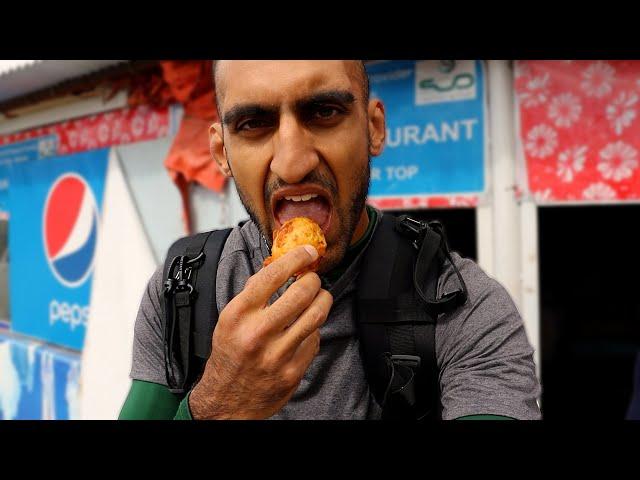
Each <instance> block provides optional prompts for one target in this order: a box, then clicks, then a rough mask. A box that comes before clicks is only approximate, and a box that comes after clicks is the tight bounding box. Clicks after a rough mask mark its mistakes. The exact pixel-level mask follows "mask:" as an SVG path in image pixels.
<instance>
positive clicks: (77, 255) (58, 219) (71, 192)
mask: <svg viewBox="0 0 640 480" xmlns="http://www.w3.org/2000/svg"><path fill="white" fill-rule="evenodd" d="M42 230H43V239H44V251H45V256H46V258H47V262H48V263H49V268H51V271H52V273H53V275H54V276H55V277H56V278H57V279H58V281H59V282H60V283H62V284H63V285H65V286H67V287H78V286H80V285H82V284H83V283H84V282H85V281H86V280H87V278H89V275H90V274H91V271H92V269H93V258H94V254H95V249H96V240H97V237H98V207H97V204H96V199H95V196H94V195H93V192H92V190H91V187H90V186H89V184H88V183H87V182H86V181H85V179H84V178H82V177H81V176H80V175H77V174H75V173H65V174H63V175H61V176H59V177H58V178H57V179H56V180H55V181H54V182H53V185H52V186H51V188H50V189H49V193H48V194H47V199H46V201H45V204H44V212H43V216H42Z"/></svg>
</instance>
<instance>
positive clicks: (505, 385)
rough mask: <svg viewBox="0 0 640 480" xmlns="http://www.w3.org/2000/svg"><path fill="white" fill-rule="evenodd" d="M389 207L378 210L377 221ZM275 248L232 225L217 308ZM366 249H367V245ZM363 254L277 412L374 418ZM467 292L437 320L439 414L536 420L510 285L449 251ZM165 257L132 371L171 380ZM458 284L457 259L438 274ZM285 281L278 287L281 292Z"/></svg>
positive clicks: (443, 282)
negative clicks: (362, 346)
mask: <svg viewBox="0 0 640 480" xmlns="http://www.w3.org/2000/svg"><path fill="white" fill-rule="evenodd" d="M381 216H382V213H381V212H378V218H377V220H378V221H379V219H380V217H381ZM268 255H269V253H268V251H267V248H266V246H265V245H264V243H263V242H262V241H261V237H260V235H259V232H258V229H257V227H256V226H255V225H254V224H253V223H252V222H251V221H249V222H247V223H245V224H244V225H243V226H242V227H241V228H240V227H236V228H234V229H233V231H232V232H231V234H230V235H229V238H228V239H227V242H226V244H225V246H224V250H223V252H222V256H221V258H220V263H219V266H218V273H217V277H216V301H217V305H218V311H222V309H223V308H224V307H225V306H226V305H227V303H228V302H229V301H230V300H231V299H232V298H233V297H234V296H236V295H237V294H238V293H240V292H241V291H242V289H243V288H244V285H245V282H246V281H247V279H248V278H249V277H250V276H251V275H253V274H254V273H256V272H257V271H258V270H260V268H262V262H263V260H264V259H265V258H266V257H267V256H268ZM360 255H361V254H360ZM360 258H361V256H358V257H357V258H356V259H355V260H354V261H353V262H352V263H351V265H350V266H349V267H348V268H347V270H346V271H345V272H344V273H343V274H342V275H341V276H340V278H339V279H338V280H336V282H335V283H334V284H333V285H332V286H331V287H330V288H329V291H330V292H331V294H332V295H333V298H334V302H333V307H332V308H331V312H330V314H329V317H328V318H327V320H326V322H325V323H324V325H323V326H322V327H321V328H320V337H321V342H320V351H319V353H318V355H317V356H316V357H315V359H314V360H313V361H312V363H311V365H310V366H309V369H308V370H307V372H306V373H305V375H304V378H303V380H302V382H301V383H300V386H299V388H298V390H297V391H296V393H295V394H294V395H293V397H292V398H291V400H290V401H289V403H287V404H286V405H285V406H284V407H283V408H282V410H280V411H279V412H278V413H277V414H275V415H274V416H273V417H271V418H272V419H377V418H379V417H380V413H381V409H380V407H379V405H378V404H377V402H376V401H375V399H374V398H373V396H372V394H371V393H370V391H369V386H368V384H367V382H366V379H365V373H364V369H363V366H362V360H361V357H360V351H359V341H358V336H357V334H356V324H355V318H354V313H353V312H354V300H355V290H356V280H357V276H358V272H359V260H360ZM452 258H453V261H454V263H455V264H456V267H457V268H458V269H459V271H460V273H461V274H462V277H463V279H464V281H465V283H466V286H467V290H468V293H469V298H468V300H467V302H466V303H465V304H464V305H463V306H462V307H460V308H458V309H456V310H455V311H453V312H451V313H449V314H445V315H442V316H441V317H440V318H439V319H438V323H437V325H436V357H437V362H438V367H439V370H440V388H441V402H442V405H443V410H442V418H443V419H445V420H450V419H454V418H458V417H462V416H465V415H478V414H489V415H504V416H507V417H513V418H517V419H525V420H535V419H539V418H540V417H541V415H540V410H539V408H538V404H537V401H536V399H537V397H538V396H539V394H540V385H539V382H538V379H537V377H536V373H535V365H534V361H533V348H532V347H531V345H530V344H529V342H528V340H527V336H526V333H525V329H524V324H523V322H522V319H521V317H520V315H519V313H518V311H517V310H516V307H515V305H514V303H513V301H512V300H511V298H510V297H509V294H508V293H507V291H506V290H505V289H504V288H503V287H502V286H501V285H500V284H499V283H498V282H497V281H495V280H494V279H492V278H490V277H489V276H487V275H486V274H485V273H484V272H483V271H482V270H481V269H480V267H479V266H478V265H476V264H475V263H474V262H473V261H472V260H469V259H463V258H461V257H460V256H459V255H457V254H456V253H453V254H452ZM162 283H163V282H162V267H160V268H158V269H157V270H156V272H155V273H154V274H153V276H152V277H151V279H150V281H149V285H148V287H147V289H146V291H145V293H144V295H143V298H142V302H141V305H140V310H139V312H138V316H137V319H136V326H135V338H134V346H133V366H132V369H131V378H132V379H134V380H144V381H147V382H154V383H158V384H162V385H166V379H165V370H164V356H163V355H164V353H163V344H162V315H163V308H164V307H163V303H162ZM458 288H459V285H458V279H457V276H456V275H455V272H454V271H453V269H452V268H451V266H450V265H447V267H445V268H444V270H443V272H442V275H441V277H440V279H439V281H438V288H437V293H438V297H441V296H442V295H443V294H445V293H448V292H450V291H453V290H456V289H458ZM283 292H284V287H283V288H281V289H280V290H278V292H277V293H276V294H274V296H273V297H272V301H275V300H276V299H277V298H278V297H279V296H280V295H282V293H283Z"/></svg>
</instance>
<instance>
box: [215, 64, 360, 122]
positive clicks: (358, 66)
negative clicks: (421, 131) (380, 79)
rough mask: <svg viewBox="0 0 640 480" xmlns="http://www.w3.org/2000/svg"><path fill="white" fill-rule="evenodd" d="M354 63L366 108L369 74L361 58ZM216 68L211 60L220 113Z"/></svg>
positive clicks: (218, 105) (217, 106)
mask: <svg viewBox="0 0 640 480" xmlns="http://www.w3.org/2000/svg"><path fill="white" fill-rule="evenodd" d="M355 62H356V65H357V68H358V75H360V82H361V86H362V92H363V93H364V95H363V99H364V108H365V110H366V108H367V105H368V104H369V75H368V74H367V67H366V66H365V65H364V61H363V60H356V61H355ZM217 69H218V62H217V61H216V60H214V61H213V72H212V74H213V76H212V79H213V91H214V93H215V94H216V95H215V99H216V109H217V110H218V114H219V113H220V103H219V102H218V92H217V91H216V72H217Z"/></svg>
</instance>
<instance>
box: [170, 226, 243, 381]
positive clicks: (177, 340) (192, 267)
mask: <svg viewBox="0 0 640 480" xmlns="http://www.w3.org/2000/svg"><path fill="white" fill-rule="evenodd" d="M231 230H232V229H231V228H228V229H224V230H213V231H210V232H204V233H199V234H196V235H191V236H189V237H184V238H181V239H179V240H177V241H176V242H174V243H173V245H171V247H170V248H169V252H168V254H167V258H166V260H165V267H164V279H165V288H164V300H165V318H164V325H163V332H164V348H165V350H164V353H165V372H166V376H167V383H168V385H169V388H170V389H171V391H173V392H174V393H184V392H186V391H188V390H189V389H190V388H191V386H192V385H193V384H194V383H195V382H196V381H197V378H198V377H199V375H200V373H201V371H202V367H204V364H205V362H206V360H207V359H208V358H209V355H210V354H211V338H212V336H213V329H214V328H215V325H216V323H217V321H218V308H217V305H216V274H217V270H218V262H219V260H220V256H221V255H222V250H223V248H224V244H225V242H226V240H227V238H228V236H229V234H230V233H231ZM174 367H177V368H178V370H179V374H178V375H176V372H175V371H174Z"/></svg>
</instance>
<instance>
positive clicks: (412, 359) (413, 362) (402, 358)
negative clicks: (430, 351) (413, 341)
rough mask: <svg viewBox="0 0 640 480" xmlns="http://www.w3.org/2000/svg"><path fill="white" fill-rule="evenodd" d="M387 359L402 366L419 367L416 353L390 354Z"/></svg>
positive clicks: (418, 358)
mask: <svg viewBox="0 0 640 480" xmlns="http://www.w3.org/2000/svg"><path fill="white" fill-rule="evenodd" d="M389 360H391V361H392V362H393V363H395V364H396V365H402V366H403V367H409V368H412V369H416V368H420V357H418V356H416V355H391V356H390V357H389Z"/></svg>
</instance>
